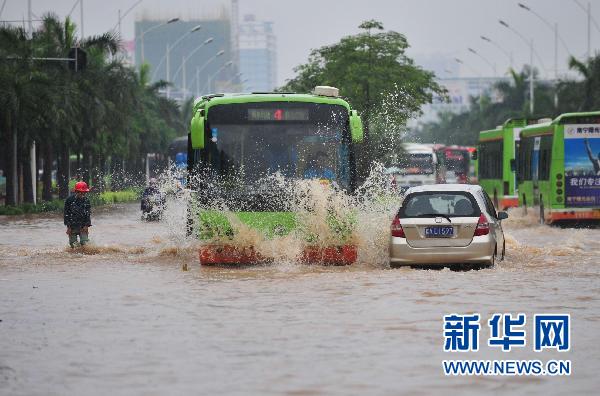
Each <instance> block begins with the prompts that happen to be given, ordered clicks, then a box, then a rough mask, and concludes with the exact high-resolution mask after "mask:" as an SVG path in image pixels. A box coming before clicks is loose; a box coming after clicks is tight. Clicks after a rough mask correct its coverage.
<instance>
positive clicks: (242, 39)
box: [238, 15, 277, 92]
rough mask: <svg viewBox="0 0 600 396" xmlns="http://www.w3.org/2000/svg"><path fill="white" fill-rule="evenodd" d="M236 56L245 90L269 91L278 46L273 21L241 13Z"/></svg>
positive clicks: (275, 75)
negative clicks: (237, 55) (242, 18)
mask: <svg viewBox="0 0 600 396" xmlns="http://www.w3.org/2000/svg"><path fill="white" fill-rule="evenodd" d="M238 45H239V59H240V67H239V70H240V73H241V77H240V78H241V80H242V85H243V87H244V90H245V91H248V92H269V91H272V90H273V89H274V88H275V87H276V84H277V49H276V40H275V35H274V34H273V23H272V22H263V21H257V20H256V18H255V17H254V15H246V16H244V21H243V22H242V23H240V25H239V38H238Z"/></svg>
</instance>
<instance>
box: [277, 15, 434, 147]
mask: <svg viewBox="0 0 600 396" xmlns="http://www.w3.org/2000/svg"><path fill="white" fill-rule="evenodd" d="M359 28H360V29H361V32H360V33H358V34H356V35H352V36H347V37H344V38H342V39H341V40H340V41H339V42H337V43H335V44H332V45H329V46H324V47H321V48H318V49H315V50H313V51H312V52H311V54H310V56H309V59H308V61H307V63H305V64H302V65H299V66H297V67H296V68H295V69H294V71H295V72H296V77H294V78H292V79H291V80H288V81H287V83H286V84H285V85H284V86H283V87H281V88H280V90H281V91H293V92H306V93H308V92H311V91H312V90H313V88H314V87H315V86H317V85H331V86H335V87H337V88H339V89H340V93H341V95H343V96H344V97H346V98H347V99H348V100H349V102H350V103H351V105H352V106H353V107H354V108H356V109H357V110H358V111H359V112H360V113H361V115H362V117H363V121H364V127H365V146H364V147H363V148H364V150H363V152H364V153H365V156H366V157H367V158H375V159H379V158H382V157H384V156H385V155H386V154H387V153H388V152H390V151H394V150H397V149H398V144H399V142H400V140H401V136H402V132H403V131H404V128H405V125H406V121H407V120H408V119H409V118H411V117H413V116H415V115H418V114H420V112H421V106H422V105H423V104H425V103H429V102H431V100H432V98H433V95H445V91H444V89H442V88H441V87H440V86H439V85H438V84H437V83H436V81H435V76H434V74H433V73H432V72H429V71H426V70H423V69H422V68H420V67H419V66H417V65H416V64H415V63H414V61H413V60H412V59H411V58H409V57H408V56H407V55H406V49H407V48H408V46H409V45H408V41H407V39H406V37H404V35H402V34H400V33H398V32H394V31H385V30H384V27H383V24H382V23H381V22H378V21H375V20H369V21H365V22H363V23H361V24H360V25H359Z"/></svg>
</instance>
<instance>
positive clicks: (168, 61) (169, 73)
mask: <svg viewBox="0 0 600 396" xmlns="http://www.w3.org/2000/svg"><path fill="white" fill-rule="evenodd" d="M169 51H170V48H169V43H167V82H170V78H171V77H170V75H171V56H170V54H169ZM170 97H171V87H170V86H168V85H167V99H168V98H170Z"/></svg>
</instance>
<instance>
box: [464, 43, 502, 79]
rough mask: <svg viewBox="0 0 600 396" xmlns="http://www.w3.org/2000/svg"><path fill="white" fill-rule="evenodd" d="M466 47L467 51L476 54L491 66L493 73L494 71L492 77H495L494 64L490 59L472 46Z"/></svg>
mask: <svg viewBox="0 0 600 396" xmlns="http://www.w3.org/2000/svg"><path fill="white" fill-rule="evenodd" d="M467 49H468V50H469V52H471V53H473V54H475V55H477V56H478V57H480V58H481V59H483V61H484V62H485V63H487V64H488V65H489V66H490V67H491V68H492V71H493V73H494V77H496V65H495V64H493V63H492V62H490V61H489V60H488V59H487V58H485V57H484V56H483V55H481V54H480V53H479V52H477V51H475V50H474V49H473V48H470V47H469V48H467Z"/></svg>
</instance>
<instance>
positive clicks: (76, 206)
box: [64, 194, 92, 228]
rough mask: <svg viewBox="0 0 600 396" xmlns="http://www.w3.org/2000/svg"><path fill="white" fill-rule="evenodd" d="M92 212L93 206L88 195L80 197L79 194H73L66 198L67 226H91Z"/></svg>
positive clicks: (65, 216) (65, 214)
mask: <svg viewBox="0 0 600 396" xmlns="http://www.w3.org/2000/svg"><path fill="white" fill-rule="evenodd" d="M91 214H92V206H91V204H90V200H89V199H88V198H87V197H86V196H83V197H78V196H77V194H73V195H71V196H69V197H68V198H67V199H66V200H65V210H64V218H65V225H66V226H67V227H71V228H73V227H89V226H91V225H92V222H91V220H90V216H91Z"/></svg>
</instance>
